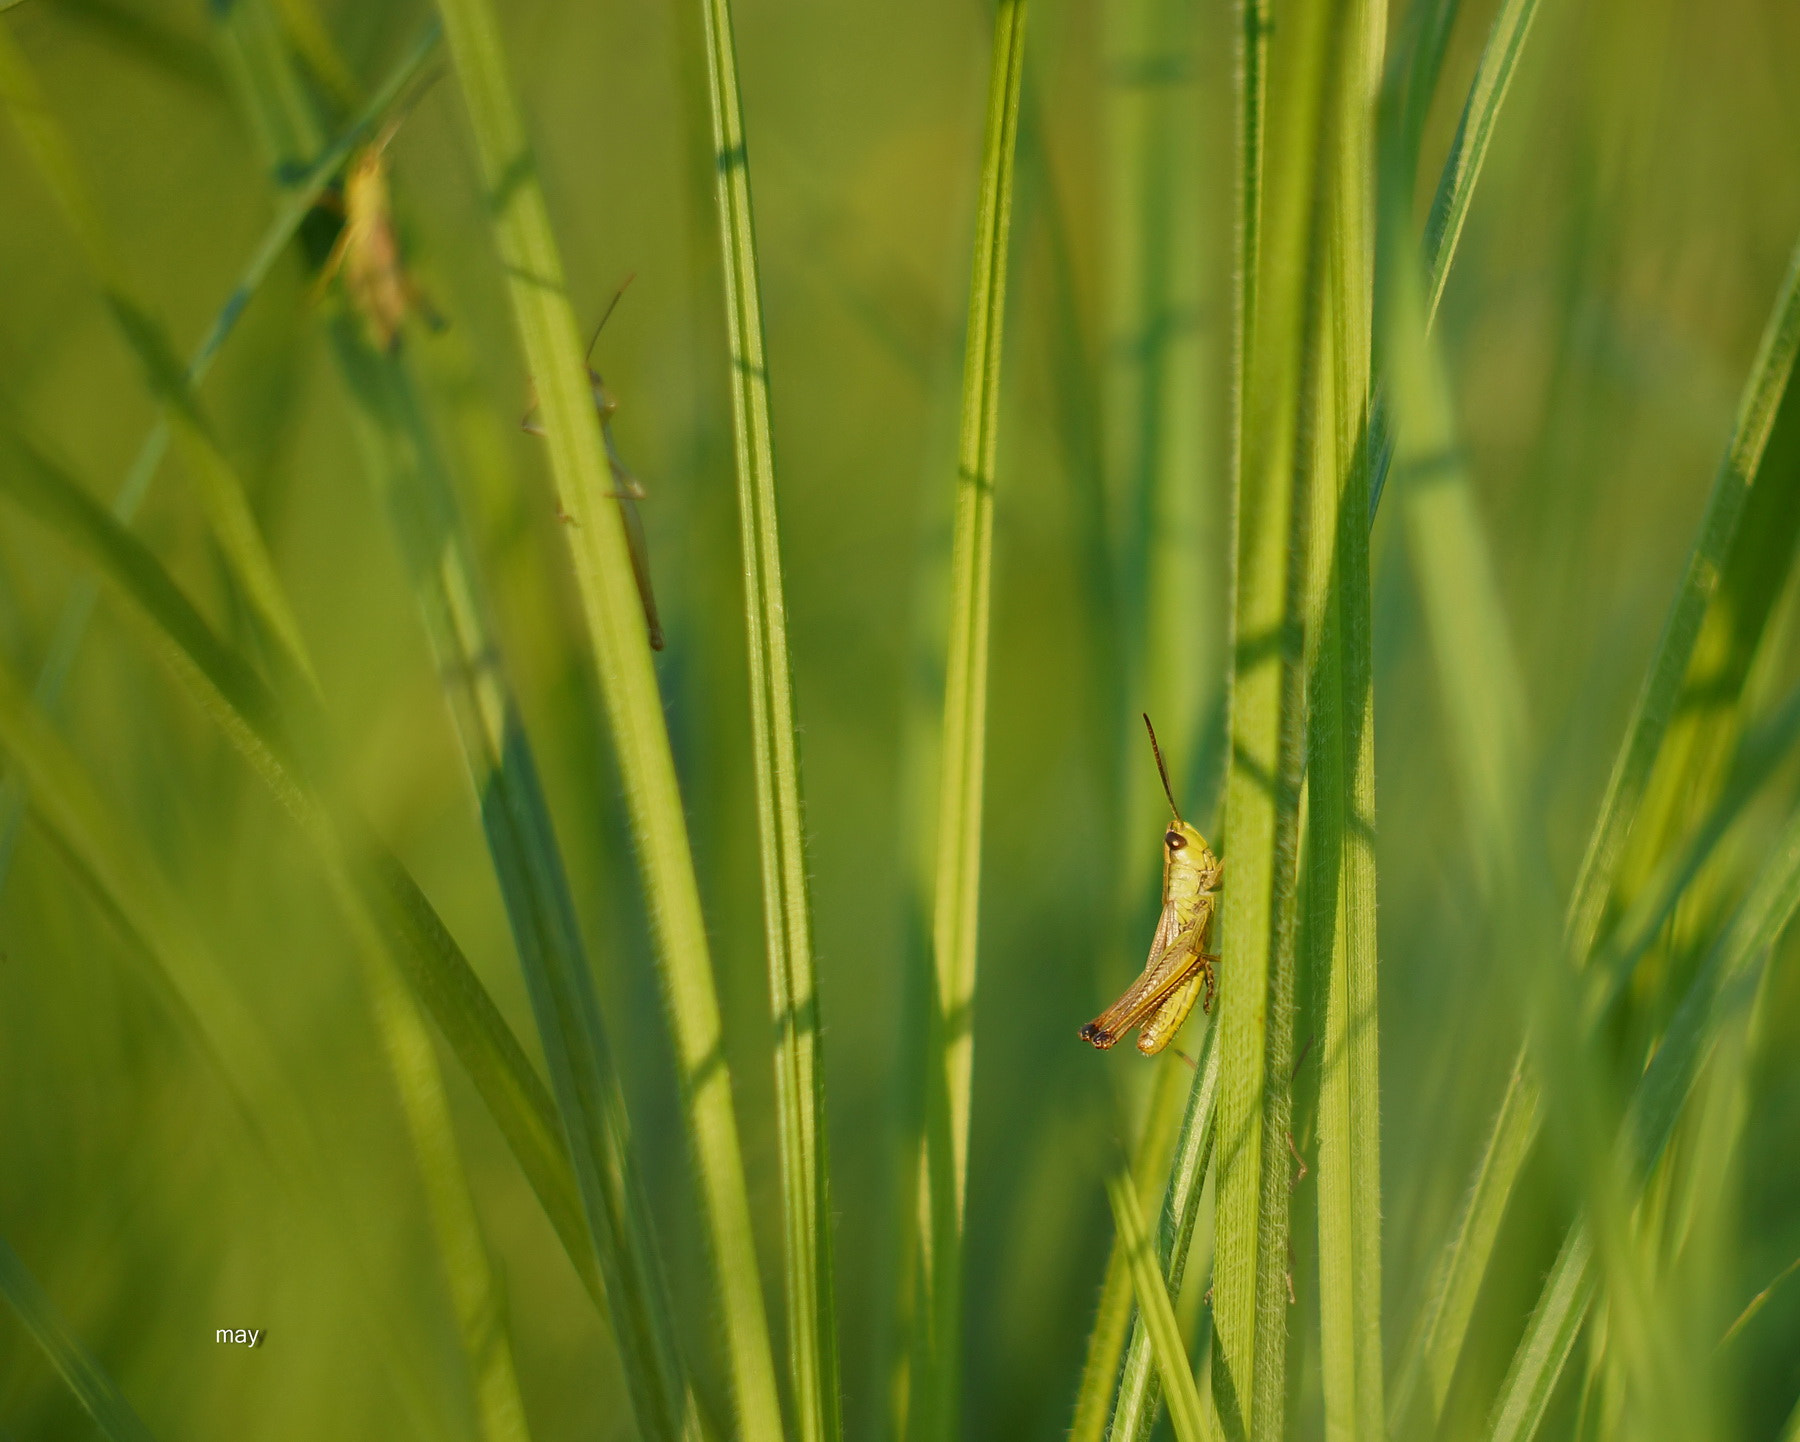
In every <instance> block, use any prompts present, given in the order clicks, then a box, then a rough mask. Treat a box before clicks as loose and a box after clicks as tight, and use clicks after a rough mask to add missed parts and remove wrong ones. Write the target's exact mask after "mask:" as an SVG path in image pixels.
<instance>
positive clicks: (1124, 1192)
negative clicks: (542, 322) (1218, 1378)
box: [1106, 1168, 1219, 1442]
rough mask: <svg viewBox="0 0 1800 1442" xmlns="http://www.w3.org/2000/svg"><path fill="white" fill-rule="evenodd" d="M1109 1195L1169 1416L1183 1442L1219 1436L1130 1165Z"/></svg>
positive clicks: (1110, 1181)
mask: <svg viewBox="0 0 1800 1442" xmlns="http://www.w3.org/2000/svg"><path fill="white" fill-rule="evenodd" d="M1106 1195H1107V1200H1108V1201H1110V1202H1111V1203H1112V1213H1113V1225H1114V1226H1115V1227H1116V1228H1117V1229H1118V1233H1119V1243H1120V1245H1121V1246H1122V1247H1123V1248H1124V1250H1125V1260H1126V1265H1127V1266H1128V1267H1129V1268H1130V1270H1131V1282H1132V1288H1133V1290H1134V1291H1135V1292H1136V1294H1137V1303H1138V1315H1139V1316H1140V1317H1141V1318H1143V1321H1144V1328H1145V1331H1146V1332H1147V1333H1148V1335H1149V1338H1150V1347H1151V1350H1152V1351H1153V1352H1154V1353H1155V1355H1156V1364H1157V1369H1158V1371H1159V1372H1160V1374H1161V1376H1162V1382H1163V1391H1164V1394H1165V1395H1166V1396H1167V1397H1168V1399H1169V1421H1170V1422H1171V1423H1172V1424H1173V1426H1174V1428H1175V1436H1176V1437H1177V1438H1178V1439H1179V1442H1211V1439H1213V1438H1215V1437H1217V1436H1218V1435H1219V1431H1218V1424H1217V1422H1216V1421H1214V1420H1212V1419H1211V1417H1210V1414H1208V1413H1207V1411H1206V1409H1205V1408H1204V1407H1202V1406H1201V1403H1200V1389H1199V1388H1198V1387H1197V1386H1196V1385H1195V1383H1194V1374H1193V1372H1192V1370H1191V1369H1190V1368H1189V1367H1188V1359H1187V1348H1186V1347H1184V1346H1183V1345H1182V1343H1181V1327H1180V1325H1179V1324H1178V1323H1177V1322H1176V1320H1175V1307H1174V1305H1173V1304H1172V1303H1171V1302H1170V1301H1169V1291H1168V1288H1167V1287H1165V1286H1164V1285H1163V1278H1162V1270H1161V1269H1160V1268H1159V1267H1158V1266H1157V1264H1156V1253H1155V1250H1154V1249H1153V1248H1152V1247H1151V1245H1150V1237H1149V1234H1148V1233H1147V1232H1146V1231H1145V1229H1144V1216H1143V1213H1142V1211H1141V1210H1140V1209H1139V1207H1138V1199H1137V1190H1136V1188H1135V1187H1133V1186H1132V1183H1131V1176H1130V1173H1129V1171H1128V1170H1127V1169H1125V1168H1120V1169H1118V1170H1116V1171H1114V1172H1113V1173H1111V1174H1110V1175H1109V1176H1108V1177H1107V1179H1106Z"/></svg>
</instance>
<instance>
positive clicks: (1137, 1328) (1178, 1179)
mask: <svg viewBox="0 0 1800 1442" xmlns="http://www.w3.org/2000/svg"><path fill="white" fill-rule="evenodd" d="M1217 1035H1218V1028H1217V1027H1209V1028H1208V1029H1207V1033H1206V1039H1205V1040H1204V1041H1203V1042H1201V1044H1200V1056H1199V1058H1198V1061H1197V1064H1196V1067H1195V1071H1194V1084H1193V1086H1192V1087H1191V1088H1190V1089H1189V1091H1188V1102H1187V1109H1186V1111H1185V1112H1184V1113H1183V1115H1182V1119H1181V1134H1180V1138H1179V1140H1178V1141H1177V1142H1176V1144H1175V1156H1174V1159H1173V1160H1172V1161H1171V1162H1170V1164H1169V1180H1168V1185H1167V1186H1166V1187H1165V1188H1164V1190H1163V1201H1162V1215H1161V1221H1160V1224H1159V1226H1158V1230H1157V1244H1156V1260H1157V1266H1158V1269H1159V1275H1160V1276H1161V1277H1162V1278H1163V1279H1165V1280H1166V1281H1167V1283H1168V1289H1169V1292H1170V1294H1171V1295H1175V1296H1179V1295H1180V1293H1181V1289H1182V1286H1183V1285H1184V1283H1185V1281H1186V1278H1187V1266H1188V1255H1189V1253H1190V1251H1191V1250H1192V1247H1193V1241H1194V1228H1195V1225H1196V1224H1197V1223H1198V1221H1199V1219H1200V1195H1201V1192H1202V1191H1203V1190H1204V1189H1205V1186H1206V1170H1207V1167H1208V1165H1209V1164H1210V1163H1211V1161H1212V1155H1213V1146H1214V1139H1215V1137H1216V1135H1217V1133H1216V1131H1215V1128H1214V1109H1215V1107H1216V1105H1217V1102H1218V1098H1219V1048H1218V1046H1217V1043H1216V1038H1217ZM1140 1191H1141V1188H1140ZM1152 1343H1153V1339H1152V1338H1151V1336H1150V1333H1149V1330H1148V1323H1147V1321H1146V1320H1145V1318H1144V1317H1143V1315H1142V1314H1141V1313H1140V1315H1139V1317H1138V1319H1137V1322H1136V1324H1135V1325H1134V1326H1133V1327H1132V1331H1131V1347H1130V1350H1129V1351H1128V1352H1127V1353H1126V1354H1125V1369H1124V1372H1123V1373H1122V1374H1121V1376H1120V1378H1119V1395H1118V1399H1117V1401H1116V1402H1115V1404H1114V1407H1113V1420H1112V1427H1111V1429H1110V1430H1109V1432H1108V1434H1107V1435H1108V1437H1109V1438H1110V1439H1111V1442H1145V1439H1147V1438H1148V1437H1149V1436H1150V1432H1151V1429H1152V1428H1153V1427H1154V1426H1155V1425H1156V1411H1157V1408H1158V1406H1159V1405H1160V1404H1161V1401H1162V1397H1161V1387H1160V1384H1159V1381H1158V1378H1159V1376H1160V1374H1159V1372H1158V1370H1157V1367H1156V1359H1155V1357H1154V1356H1153V1346H1152ZM1211 1416H1212V1414H1211V1412H1210V1410H1209V1411H1208V1417H1209V1418H1210V1417H1211Z"/></svg>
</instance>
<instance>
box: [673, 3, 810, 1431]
mask: <svg viewBox="0 0 1800 1442" xmlns="http://www.w3.org/2000/svg"><path fill="white" fill-rule="evenodd" d="M702 9H703V12H704V14H705V17H706V59H707V78H708V80H709V82H710V84H709V87H708V88H709V92H710V96H711V100H712V107H711V108H712V135H713V150H714V174H715V176H716V181H717V196H718V208H719V243H720V247H721V249H722V251H723V253H724V261H725V265H724V270H725V325H726V334H727V337H728V339H729V343H730V347H731V399H732V429H733V433H734V435H735V436H736V439H737V483H738V521H739V535H740V542H741V546H742V553H743V558H744V591H745V595H744V619H745V624H746V626H747V628H748V631H749V636H748V651H749V661H750V721H751V744H752V746H753V748H754V751H755V756H756V810H757V822H758V830H759V832H760V841H761V853H762V885H763V929H764V935H765V939H766V943H767V948H768V960H769V997H770V1003H771V1005H772V1007H773V1009H774V1013H775V1096H776V1106H777V1110H778V1112H779V1115H780V1118H781V1170H782V1177H781V1182H782V1204H783V1214H784V1217H785V1220H786V1231H787V1256H786V1260H787V1268H786V1280H787V1320H788V1366H789V1369H790V1372H791V1376H792V1384H793V1396H794V1405H795V1409H796V1414H797V1421H798V1434H799V1436H800V1438H801V1439H802V1442H835V1439H836V1438H837V1437H839V1436H840V1435H841V1434H842V1430H843V1423H842V1418H841V1413H840V1407H839V1400H838V1364H837V1339H836V1322H835V1317H834V1308H833V1305H832V1280H831V1274H832V1268H831V1194H830V1188H829V1183H828V1175H827V1169H826V1154H825V1148H826V1137H825V1120H824V1112H825V1077H824V1070H823V1063H822V1061H821V1059H820V1054H819V1000H818V978H817V975H816V970H815V967H814V964H813V948H812V903H811V899H810V897H809V896H808V894H807V884H806V831H805V826H804V824H803V821H802V817H801V810H800V758H799V754H798V747H797V744H796V735H795V722H794V696H793V690H794V687H793V677H792V670H791V667H790V665H789V661H788V641H787V614H786V606H785V604H784V602H783V600H782V582H781V542H780V532H779V528H778V526H777V522H776V506H775V456H774V448H773V443H772V440H771V429H772V428H771V423H770V418H769V367H768V354H767V351H766V349H765V347H764V343H763V321H762V296H761V281H760V276H759V272H758V269H757V260H756V234H755V227H754V224H753V220H752V215H751V208H750V156H749V150H748V146H747V142H746V139H745V135H744V114H743V103H742V100H741V99H740V97H739V94H738V78H737V43H736V40H735V39H734V37H733V35H732V27H731V6H730V3H729V0H702Z"/></svg>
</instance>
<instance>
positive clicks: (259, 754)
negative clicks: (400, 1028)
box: [0, 436, 600, 1299]
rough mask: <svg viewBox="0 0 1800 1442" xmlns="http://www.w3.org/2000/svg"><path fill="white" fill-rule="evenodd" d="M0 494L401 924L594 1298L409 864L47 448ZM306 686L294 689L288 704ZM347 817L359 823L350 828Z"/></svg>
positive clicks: (506, 1071) (506, 1045)
mask: <svg viewBox="0 0 1800 1442" xmlns="http://www.w3.org/2000/svg"><path fill="white" fill-rule="evenodd" d="M8 439H9V445H8V450H9V451H10V452H11V454H10V455H9V457H8V464H6V465H4V466H0V494H4V495H5V496H6V497H7V498H8V499H9V500H11V501H13V502H15V503H16V504H18V505H19V506H20V507H21V508H22V509H25V510H27V511H29V512H31V513H33V514H35V515H36V516H37V517H38V518H39V519H40V520H41V521H42V522H43V523H44V524H45V525H46V526H48V527H49V528H50V529H51V530H52V531H54V532H55V533H56V534H57V535H58V536H60V537H61V538H62V539H63V540H64V541H65V542H67V543H68V544H69V545H70V546H71V547H73V548H74V550H75V551H76V552H77V554H79V555H80V556H81V557H82V558H83V559H84V560H86V561H87V562H88V563H89V564H91V565H93V566H94V567H95V568H96V569H97V570H98V571H99V572H100V574H101V575H102V577H103V578H104V579H105V580H106V581H107V582H108V583H110V584H111V585H112V586H113V587H115V588H116V590H117V592H118V594H119V596H120V598H121V599H122V600H123V601H124V602H125V603H126V613H127V615H128V616H129V617H130V618H131V619H133V620H134V621H137V622H139V623H140V624H141V626H142V628H143V634H144V635H145V636H146V638H147V640H148V642H149V644H150V646H151V648H152V649H153V650H154V651H155V652H156V654H157V655H158V656H159V657H160V658H161V659H162V660H163V661H164V662H165V663H166V664H167V665H168V666H169V668H170V669H171V670H172V671H173V672H174V673H175V675H176V676H177V678H178V679H179V680H181V681H182V683H183V684H184V685H185V686H187V687H188V689H189V690H190V691H191V693H192V694H193V695H194V697H195V699H196V701H197V702H198V703H199V704H200V706H201V707H202V709H203V710H205V711H206V713H207V714H208V715H209V716H210V717H211V718H212V720H213V721H214V722H215V724H217V725H218V726H219V728H220V730H221V731H222V732H223V733H224V734H225V736H226V737H227V739H229V740H230V741H231V742H232V744H233V745H234V746H235V747H236V748H237V749H238V750H239V751H240V752H242V753H243V755H244V757H245V759H246V760H247V761H249V762H250V764H251V766H252V768H253V769H254V770H255V771H256V772H257V774H258V775H259V776H260V777H262V779H263V780H264V782H265V783H266V784H267V785H268V786H269V788H270V789H271V791H272V792H273V793H274V794H275V797H276V799H277V800H278V801H280V802H281V804H282V806H283V807H284V808H285V809H286V810H287V811H288V812H289V813H290V814H292V815H293V816H294V817H295V819H296V820H297V821H298V822H299V823H300V825H301V826H302V828H303V829H304V830H305V832H306V833H307V835H308V837H309V839H311V840H312V842H313V844H314V846H315V848H316V850H317V851H318V853H319V855H320V858H321V861H322V862H323V863H324V865H325V867H326V870H327V874H328V876H329V875H336V874H341V875H343V876H345V877H349V878H355V879H356V880H357V882H358V884H359V885H365V886H366V887H367V890H366V891H365V892H363V893H362V896H363V900H364V902H365V903H366V904H367V905H368V906H370V907H371V908H372V909H373V910H374V911H375V913H376V915H377V917H378V919H379V922H380V924H381V926H382V928H383V930H384V931H385V932H386V933H388V934H389V935H391V936H392V938H393V940H394V943H395V946H396V948H397V956H398V960H399V962H400V965H401V967H402V969H403V970H404V971H405V973H406V975H407V978H408V980H409V981H410V982H411V984H412V985H413V987H414V989H415V990H416V991H417V992H418V994H419V996H420V998H421V999H422V1000H423V1001H424V1002H425V1004H426V1006H427V1008H428V1009H429V1010H430V1011H431V1014H432V1017H433V1019H434V1020H435V1021H436V1022H437V1024H438V1027H439V1029H440V1030H441V1031H442V1032H443V1034H444V1038H445V1040H446V1041H448V1042H449V1044H450V1047H451V1050H452V1051H454V1052H455V1053H456V1054H457V1056H458V1058H459V1059H460V1060H461V1061H462V1064H463V1066H464V1068H465V1069H466V1070H467V1072H468V1074H469V1078H470V1080H471V1081H472V1082H473V1083H474V1085H475V1088H476V1090H477V1091H478V1092H479V1093H480V1094H481V1097H482V1100H483V1101H484V1102H485V1103H486V1105H487V1107H488V1110H489V1111H490V1112H491V1113H492V1115H493V1117H494V1121H495V1123H496V1124H497V1125H498V1126H499V1128H500V1131H501V1133H502V1135H503V1136H505V1138H506V1140H507V1143H508V1145H509V1146H510V1147H511V1148H512V1150H513V1154H514V1155H515V1156H516V1157H517V1158H518V1161H519V1165H520V1167H521V1168H522V1169H523V1171H524V1172H525V1175H526V1178H527V1180H528V1181H529V1182H530V1183H531V1186H532V1189H533V1190H534V1191H535V1192H536V1193H537V1194H538V1197H539V1199H540V1200H541V1201H542V1203H543V1206H544V1210H545V1212H546V1214H547V1215H548V1216H549V1218H550V1221H551V1223H552V1224H553V1226H554V1227H555V1228H556V1232H557V1235H558V1237H559V1238H560V1239H561V1241H562V1243H563V1245H564V1247H565V1249H566V1250H567V1251H568V1253H569V1257H570V1259H571V1261H572V1262H573V1263H574V1265H575V1269H576V1272H577V1273H578V1274H579V1275H580V1276H581V1278H582V1280H583V1282H584V1284H585V1285H586V1286H587V1287H588V1289H589V1291H590V1292H591V1293H592V1294H593V1295H594V1297H595V1298H596V1299H598V1298H599V1296H600V1283H599V1277H598V1274H597V1273H596V1271H595V1269H594V1265H593V1255H592V1251H591V1249H590V1247H589V1245H588V1242H587V1233H586V1226H585V1223H584V1221H583V1219H582V1213H581V1202H580V1197H579V1194H578V1192H577V1191H576V1187H575V1182H574V1177H573V1174H572V1172H571V1170H570V1166H569V1159H568V1154H567V1152H566V1150H565V1148H564V1144H563V1139H562V1129H561V1126H560V1123H559V1121H558V1119H557V1116H556V1113H555V1110H554V1108H553V1107H552V1105H551V1101H550V1096H549V1093H548V1092H547V1091H546V1089H545V1087H544V1084H543V1082H542V1081H540V1080H539V1078H538V1076H537V1073H536V1072H535V1071H534V1070H533V1069H532V1066H531V1063H530V1061H529V1060H528V1059H527V1058H526V1056H525V1053H524V1050H523V1049H522V1048H521V1047H520V1045H519V1043H518V1040H517V1038H515V1037H514V1036H513V1034H512V1032H511V1030H510V1029H509V1028H508V1027H507V1025H506V1022H505V1020H504V1018H502V1017H501V1015H500V1012H499V1010H498V1008H497V1007H495V1005H494V1002H493V999H492V997H490V996H489V995H488V993H487V991H486V989H485V988H484V987H483V986H482V984H481V981H480V978H478V977H477V976H476V975H475V973H474V971H473V969H472V968H471V967H470V966H469V962H468V959H467V958H466V957H465V956H463V954H462V952H461V950H460V949H459V948H458V947H457V945H456V942H455V940H454V938H452V937H451V935H450V933H449V931H448V930H447V929H446V928H445V926H444V924H443V922H442V921H441V920H440V919H439V918H438V916H437V913H436V912H435V911H434V910H433V909H432V907H431V904H430V902H429V901H428V900H427V899H426V898H425V896H424V894H423V893H422V892H421V891H420V890H419V888H418V886H417V884H416V883H415V882H414V881H413V879H412V877H411V876H410V875H409V874H408V873H407V872H406V870H405V868H404V867H402V866H401V865H400V863H399V862H398V861H397V860H395V859H394V858H393V857H392V856H391V855H389V854H387V853H386V852H385V851H383V850H382V849H381V848H380V846H379V845H378V844H377V843H376V842H375V841H374V840H373V838H370V837H368V836H367V835H365V834H363V833H362V832H361V831H360V830H359V829H356V826H355V823H354V820H353V819H352V818H348V817H340V818H337V819H336V821H335V824H334V819H333V818H332V817H331V816H330V815H329V814H328V813H327V809H326V803H325V801H323V800H322V799H321V798H320V796H319V795H317V794H316V793H315V790H314V787H313V784H312V782H311V781H310V779H309V778H308V776H307V774H306V772H305V770H304V768H303V766H302V765H301V763H300V761H299V760H298V759H297V758H298V755H299V752H298V749H297V747H296V745H295V743H294V741H293V739H292V736H291V735H290V730H289V726H288V723H287V721H286V719H285V715H284V712H283V710H282V707H281V706H280V705H279V704H278V703H277V702H276V700H275V698H274V697H273V695H271V694H270V692H269V691H268V689H267V688H266V687H265V686H264V684H263V683H262V681H261V679H260V678H259V677H258V676H257V674H256V672H255V671H254V669H252V668H251V667H250V665H249V664H248V663H247V662H246V661H245V660H244V659H243V658H242V657H241V656H240V655H239V654H238V653H237V652H235V651H233V650H232V649H231V648H230V647H229V646H228V645H226V644H225V643H224V642H223V641H222V640H221V639H220V638H219V637H218V636H217V634H216V633H215V632H214V631H213V630H212V629H211V627H209V626H208V625H207V623H206V621H205V620H204V619H203V618H202V617H201V616H200V614H199V613H198V612H197V611H196V610H195V609H194V608H193V606H192V605H191V604H190V603H189V602H188V600H187V598H186V597H185V596H184V595H183V594H182V593H181V591H180V589H179V588H178V587H177V586H176V585H175V583H174V581H173V580H172V579H170V577H169V575H168V573H167V572H166V571H165V570H164V569H163V567H162V566H161V564H160V563H159V562H158V561H157V560H156V558H155V557H154V556H152V555H151V554H150V552H149V551H148V550H147V549H146V548H145V547H144V545H143V544H142V542H140V541H139V540H138V539H137V538H136V537H135V536H133V535H132V534H131V533H130V532H129V531H126V530H125V529H124V528H123V527H122V526H120V525H119V523H118V522H117V521H116V520H114V519H113V518H112V517H111V516H110V515H109V514H108V513H107V511H106V510H105V509H104V508H102V507H101V506H100V505H99V504H98V503H96V502H95V501H93V500H92V499H91V498H90V497H89V496H88V495H87V494H86V493H85V492H84V491H83V490H82V489H81V488H80V487H79V486H78V485H76V484H75V483H74V482H73V481H71V480H70V479H69V478H68V477H67V476H66V475H64V474H63V473H62V472H61V471H60V470H59V469H58V468H57V467H56V466H55V465H54V464H52V463H51V462H50V461H49V460H48V459H47V458H46V457H44V456H43V455H41V454H39V453H37V452H36V451H34V450H32V449H31V448H30V447H28V446H26V445H24V444H23V443H22V442H21V441H19V439H18V438H17V437H16V436H13V437H9V438H8ZM299 700H300V698H298V697H295V698H290V700H289V705H294V704H298V703H299ZM339 826H342V827H345V828H347V830H346V831H345V832H342V833H340V831H339V830H338V829H337V828H338V827H339Z"/></svg>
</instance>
